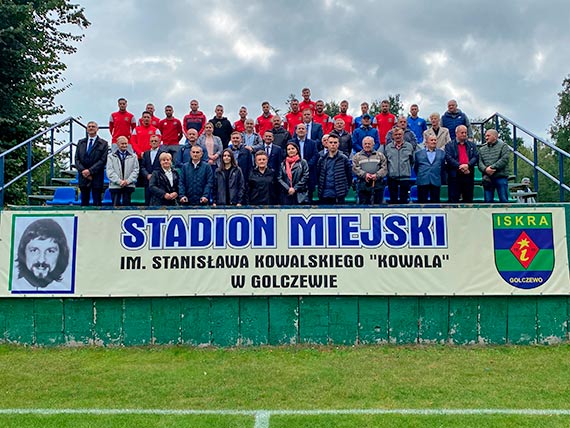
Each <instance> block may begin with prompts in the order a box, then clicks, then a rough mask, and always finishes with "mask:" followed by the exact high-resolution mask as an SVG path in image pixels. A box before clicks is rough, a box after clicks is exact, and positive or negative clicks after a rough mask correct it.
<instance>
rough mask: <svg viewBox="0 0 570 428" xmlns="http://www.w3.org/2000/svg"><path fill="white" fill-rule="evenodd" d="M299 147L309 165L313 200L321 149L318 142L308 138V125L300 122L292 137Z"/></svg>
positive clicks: (310, 191) (302, 156)
mask: <svg viewBox="0 0 570 428" xmlns="http://www.w3.org/2000/svg"><path fill="white" fill-rule="evenodd" d="M291 141H293V142H294V143H295V144H297V146H298V147H299V155H300V156H301V159H305V160H306V161H307V164H308V165H309V200H311V201H312V196H313V191H314V190H315V187H316V186H317V162H318V160H319V151H318V150H317V143H316V142H315V141H313V140H311V139H310V138H307V125H306V124H305V123H300V124H298V125H297V127H296V128H295V136H294V137H293V138H292V139H291Z"/></svg>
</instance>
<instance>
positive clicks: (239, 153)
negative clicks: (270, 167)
mask: <svg viewBox="0 0 570 428" xmlns="http://www.w3.org/2000/svg"><path fill="white" fill-rule="evenodd" d="M229 148H230V149H231V150H232V153H233V155H234V158H235V159H236V162H237V164H238V166H239V167H240V168H241V173H242V174H243V179H244V182H245V183H247V179H248V177H249V173H250V171H251V169H252V168H253V162H252V155H251V151H250V150H248V149H246V148H245V147H244V145H243V144H242V136H241V133H240V132H237V131H234V132H232V138H231V143H230V147H229Z"/></svg>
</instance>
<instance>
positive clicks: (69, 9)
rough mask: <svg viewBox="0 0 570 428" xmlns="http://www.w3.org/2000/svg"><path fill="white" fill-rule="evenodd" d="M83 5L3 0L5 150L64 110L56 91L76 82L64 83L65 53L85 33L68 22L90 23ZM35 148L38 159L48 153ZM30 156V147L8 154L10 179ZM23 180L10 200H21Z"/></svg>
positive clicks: (0, 93) (0, 142)
mask: <svg viewBox="0 0 570 428" xmlns="http://www.w3.org/2000/svg"><path fill="white" fill-rule="evenodd" d="M83 11H84V9H83V8H82V7H80V6H79V5H77V4H71V3H70V2H69V1H68V0H43V1H42V0H32V1H23V0H3V1H2V2H0V16H1V17H2V19H1V20H0V151H5V150H7V149H9V148H11V147H14V146H15V145H16V144H18V143H21V142H23V141H25V140H27V139H28V138H30V137H32V136H33V135H35V134H36V133H37V132H38V131H40V130H41V129H42V128H43V127H45V125H46V123H47V122H46V120H47V118H48V117H49V116H50V115H53V114H58V113H62V112H63V106H61V105H56V103H55V96H56V95H57V94H59V93H61V92H63V91H64V90H65V89H67V88H68V87H69V86H70V85H69V84H64V83H63V79H62V73H63V72H64V71H65V69H66V65H65V63H64V62H63V61H62V56H63V55H65V54H72V53H74V52H75V51H76V47H75V46H74V44H75V43H77V42H79V41H80V40H81V39H82V38H83V35H76V34H73V33H71V32H69V31H62V28H65V29H66V30H68V29H70V28H72V27H77V28H79V29H83V28H86V27H87V26H89V24H90V23H89V21H88V20H87V19H86V18H85V15H84V13H83ZM35 150H36V151H37V150H39V151H40V152H39V153H37V152H36V153H34V158H35V159H36V160H39V159H41V158H43V157H45V151H43V149H41V148H40V147H39V145H37V144H36V149H35ZM26 162H27V161H26V150H25V149H24V150H18V151H17V153H14V155H12V156H11V157H10V158H9V159H7V162H6V181H8V180H10V179H11V178H12V177H14V176H16V175H17V174H19V173H21V172H22V166H24V165H26ZM43 174H45V171H43V172H41V173H40V175H43ZM40 181H41V179H40ZM20 183H21V184H20ZM17 184H18V186H17V188H11V189H10V192H9V193H8V194H7V195H6V202H9V203H15V202H21V201H19V200H18V196H19V197H20V198H21V196H22V194H23V192H22V188H23V187H24V185H25V183H24V182H23V181H20V182H18V183H17Z"/></svg>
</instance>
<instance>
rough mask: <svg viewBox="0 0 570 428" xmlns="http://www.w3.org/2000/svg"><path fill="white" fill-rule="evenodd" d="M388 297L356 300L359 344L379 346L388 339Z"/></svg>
mask: <svg viewBox="0 0 570 428" xmlns="http://www.w3.org/2000/svg"><path fill="white" fill-rule="evenodd" d="M388 302H389V298H388V297H382V296H374V297H359V298H358V328H359V333H358V337H359V343H362V344H380V343H387V342H388V339H389V331H388V329H389V323H388Z"/></svg>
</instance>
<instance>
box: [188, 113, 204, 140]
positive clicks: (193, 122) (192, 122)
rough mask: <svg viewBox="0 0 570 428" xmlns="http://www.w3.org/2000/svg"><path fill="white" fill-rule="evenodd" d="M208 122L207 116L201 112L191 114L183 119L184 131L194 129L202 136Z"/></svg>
mask: <svg viewBox="0 0 570 428" xmlns="http://www.w3.org/2000/svg"><path fill="white" fill-rule="evenodd" d="M207 121H208V119H206V115H205V114H204V113H202V112H201V111H197V112H196V113H192V112H190V113H188V114H187V115H186V116H184V119H182V126H183V128H184V131H188V130H189V129H190V128H192V129H195V130H196V131H198V135H200V134H201V133H202V131H204V125H206V122H207Z"/></svg>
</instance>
